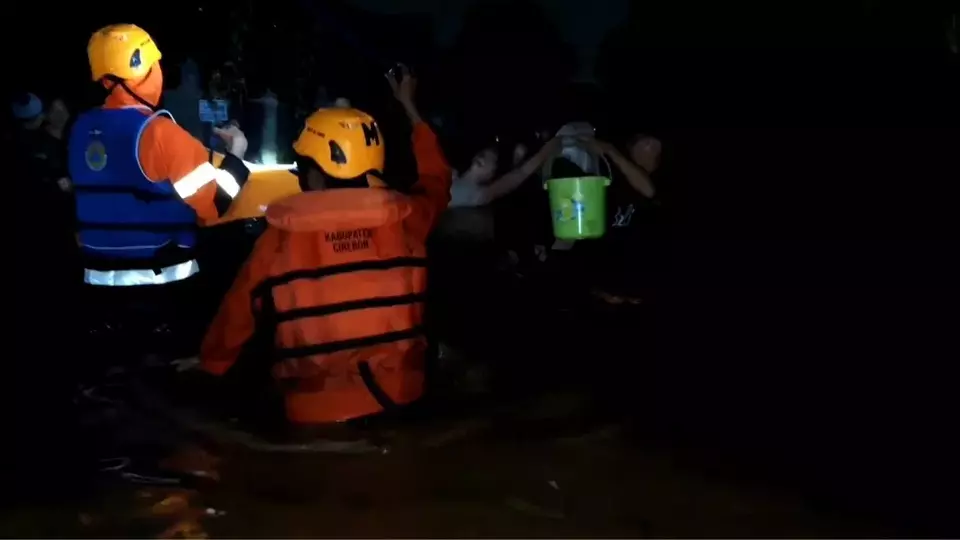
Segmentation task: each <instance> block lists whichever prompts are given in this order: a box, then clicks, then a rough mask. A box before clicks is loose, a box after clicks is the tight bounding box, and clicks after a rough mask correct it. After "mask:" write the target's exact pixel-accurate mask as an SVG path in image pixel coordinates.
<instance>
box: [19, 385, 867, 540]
mask: <svg viewBox="0 0 960 540" xmlns="http://www.w3.org/2000/svg"><path fill="white" fill-rule="evenodd" d="M581 403H582V400H581V399H580V398H579V396H577V395H575V394H554V395H547V396H544V397H543V398H541V399H537V400H533V401H528V402H527V403H525V404H522V405H521V404H518V405H516V406H514V407H505V408H501V409H500V413H499V414H495V415H492V414H483V413H480V414H476V413H465V414H463V415H457V416H454V417H448V418H444V419H435V420H432V421H427V422H419V423H413V424H410V425H407V426H405V427H401V428H398V429H395V430H394V431H393V432H392V433H393V435H392V436H391V438H390V442H389V443H388V444H387V445H386V446H385V448H387V450H386V451H385V452H377V453H369V454H361V455H343V454H330V453H317V452H290V451H274V452H265V451H253V450H251V449H250V448H249V447H247V446H244V445H241V444H229V443H223V441H222V440H221V441H220V442H219V443H215V442H212V441H211V437H204V436H201V435H196V434H194V435H190V436H188V435H186V434H185V433H183V432H177V431H176V428H174V427H172V424H171V423H170V422H169V419H162V418H159V417H156V416H150V415H145V414H144V413H142V412H137V413H133V412H130V411H126V412H121V413H119V414H120V417H122V418H125V420H119V423H118V424H114V427H115V428H117V427H119V428H120V431H125V434H124V435H122V436H123V437H126V445H125V446H126V447H127V448H128V449H135V448H139V449H140V450H133V451H134V452H141V453H142V454H144V455H149V454H153V455H164V454H166V455H168V456H169V455H173V454H179V455H182V456H186V457H185V458H184V459H185V461H183V460H181V462H180V463H181V464H180V465H177V466H176V467H177V468H179V469H181V470H183V469H184V468H186V469H190V468H195V469H197V470H206V471H209V472H211V473H212V474H213V475H215V476H218V477H219V479H218V481H214V480H212V479H208V480H206V481H198V482H194V483H191V485H189V487H186V486H184V487H181V486H172V487H158V486H146V485H137V484H135V483H131V482H130V481H125V480H120V479H117V478H113V477H111V476H110V475H109V474H103V475H102V476H101V477H100V479H99V484H100V485H99V488H98V489H97V490H96V492H95V493H96V494H95V495H93V496H90V494H89V493H88V494H86V495H85V497H86V498H85V499H80V500H73V501H61V502H60V503H59V504H57V505H55V506H31V507H29V508H19V509H18V510H19V511H18V513H17V514H16V515H15V516H13V515H11V516H8V517H6V518H4V520H3V526H2V529H0V530H2V531H3V534H4V535H5V536H24V537H37V536H69V537H75V536H81V537H94V536H97V537H103V536H106V537H121V536H125V537H129V536H144V537H176V536H186V537H195V536H202V535H209V536H211V537H374V536H386V537H413V536H417V537H424V536H429V537H433V536H457V537H468V536H469V537H478V536H482V537H487V536H517V537H526V536H530V537H547V536H551V537H559V536H607V537H627V536H629V537H638V536H654V537H663V536H684V537H706V536H719V537H722V536H807V537H815V536H834V537H837V536H841V535H842V536H849V535H863V534H873V535H880V534H883V533H884V530H883V529H882V528H881V527H877V526H875V525H873V524H870V523H865V522H862V521H854V520H847V519H841V518H839V517H838V516H836V515H833V514H831V513H829V512H827V511H826V510H825V509H819V508H817V507H815V506H812V505H811V503H810V502H809V501H807V500H804V499H803V498H801V497H799V496H798V495H796V494H792V493H789V492H786V491H781V490H776V489H773V488H771V487H770V486H765V485H763V483H762V482H756V483H753V484H749V483H748V484H745V483H744V482H743V481H742V479H741V480H736V479H735V478H734V477H733V476H727V475H725V474H722V473H717V472H712V473H708V472H706V470H705V469H702V468H699V467H697V466H696V464H694V463H689V462H685V461H683V460H680V459H678V458H676V457H672V456H673V454H671V453H668V452H667V451H665V449H662V448H658V446H657V445H656V444H654V443H652V442H649V441H644V438H643V436H642V433H638V426H637V425H635V424H634V425H630V424H626V423H621V422H604V421H602V420H600V421H590V422H581V420H582V418H580V417H579V416H578V412H577V411H578V409H579V407H580V404H581ZM161 416H162V415H161ZM123 424H126V425H123ZM640 431H642V428H640ZM638 435H639V436H638ZM213 438H216V437H213ZM281 450H282V449H281ZM131 455H132V454H131ZM53 489H55V486H54V487H53ZM208 509H211V510H208Z"/></svg>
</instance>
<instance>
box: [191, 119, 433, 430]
mask: <svg viewBox="0 0 960 540" xmlns="http://www.w3.org/2000/svg"><path fill="white" fill-rule="evenodd" d="M413 148H414V154H415V156H416V159H417V172H418V176H419V178H418V181H417V184H416V185H415V186H414V188H413V191H412V192H411V194H410V195H405V194H401V193H398V192H395V191H392V190H388V189H380V188H369V189H364V188H345V189H332V190H326V191H316V192H308V193H300V194H297V195H293V196H291V197H289V198H287V199H284V200H282V201H279V202H277V203H274V204H272V205H271V206H270V207H269V208H268V210H267V221H268V223H269V227H268V228H267V230H266V231H265V232H264V233H263V235H262V236H261V237H260V239H259V240H258V241H257V244H256V246H255V247H254V249H253V253H252V254H251V255H250V258H249V260H248V261H247V263H246V265H245V266H244V267H243V268H242V269H241V271H240V274H239V275H238V277H237V280H236V282H235V283H234V284H233V287H232V289H231V290H230V291H229V292H228V293H227V296H226V298H225V299H224V301H223V304H222V305H221V306H220V311H219V312H218V313H217V316H216V318H215V319H214V321H213V324H212V325H211V327H210V329H209V330H208V332H207V335H206V337H205V339H204V341H203V345H202V347H201V353H200V357H201V365H202V367H203V369H204V370H206V371H208V372H210V373H212V374H215V375H221V374H223V373H225V372H226V371H227V370H228V369H230V367H231V366H232V365H233V364H234V362H236V360H237V358H238V357H239V356H240V353H241V351H242V350H243V348H244V346H245V345H246V344H247V343H248V342H249V341H250V339H251V338H252V337H253V335H254V331H255V330H256V331H258V332H260V331H263V330H264V329H267V330H268V332H269V333H270V334H271V335H272V340H273V344H274V351H273V352H274V358H273V361H274V364H273V374H274V377H275V378H276V379H277V380H278V381H279V382H280V384H281V387H282V388H283V389H284V391H285V396H286V400H285V401H286V410H287V418H288V420H290V421H291V422H296V423H326V422H340V421H344V420H349V419H352V418H358V417H361V416H366V415H370V414H375V413H378V412H381V411H382V410H384V408H386V407H389V406H391V405H393V404H404V403H409V402H411V401H413V400H415V399H417V398H419V397H420V396H421V394H422V393H423V362H424V355H425V350H426V341H425V339H424V338H423V335H422V328H421V325H422V322H423V300H424V296H423V295H424V292H425V289H426V248H425V243H426V239H427V235H428V234H429V233H430V230H431V229H432V228H433V225H434V223H435V222H436V220H437V217H438V216H439V215H440V213H441V212H443V210H444V209H445V208H446V206H447V204H448V202H449V199H450V182H451V170H450V167H449V165H447V163H446V160H445V159H444V157H443V153H442V151H441V150H440V146H439V144H438V143H437V139H436V135H434V133H433V132H432V131H431V130H430V128H429V127H428V126H427V125H426V124H423V123H419V124H417V125H416V126H414V129H413Z"/></svg>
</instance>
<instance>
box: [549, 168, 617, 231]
mask: <svg viewBox="0 0 960 540" xmlns="http://www.w3.org/2000/svg"><path fill="white" fill-rule="evenodd" d="M609 185H610V179H609V178H607V177H605V176H581V177H579V178H551V179H550V180H547V181H546V182H545V183H544V187H545V188H546V190H547V193H548V194H549V196H550V214H551V215H552V217H553V235H554V236H555V237H557V238H559V239H561V240H584V239H587V238H600V237H601V236H603V235H604V233H606V232H607V186H609Z"/></svg>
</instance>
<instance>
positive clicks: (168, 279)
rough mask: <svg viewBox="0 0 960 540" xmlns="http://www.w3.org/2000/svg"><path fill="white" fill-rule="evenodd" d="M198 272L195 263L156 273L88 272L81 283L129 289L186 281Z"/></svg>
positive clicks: (134, 271)
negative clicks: (131, 287)
mask: <svg viewBox="0 0 960 540" xmlns="http://www.w3.org/2000/svg"><path fill="white" fill-rule="evenodd" d="M199 271H200V265H198V264H197V261H195V260H193V261H187V262H185V263H180V264H176V265H173V266H168V267H166V268H162V269H160V272H159V273H157V272H155V271H153V270H90V269H85V270H84V271H83V281H84V283H87V284H89V285H101V286H104V287H129V286H132V285H163V284H165V283H173V282H174V281H180V280H184V279H187V278H188V277H190V276H192V275H194V274H196V273H197V272H199Z"/></svg>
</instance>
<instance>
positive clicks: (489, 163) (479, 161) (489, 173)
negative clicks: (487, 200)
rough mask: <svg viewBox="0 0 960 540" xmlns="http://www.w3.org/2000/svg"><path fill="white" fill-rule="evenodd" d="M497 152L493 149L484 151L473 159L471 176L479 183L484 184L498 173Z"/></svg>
mask: <svg viewBox="0 0 960 540" xmlns="http://www.w3.org/2000/svg"><path fill="white" fill-rule="evenodd" d="M497 157H498V156H497V152H496V151H495V150H494V149H492V148H487V149H486V150H482V151H481V152H480V153H479V154H477V155H476V156H474V157H473V163H471V164H470V170H469V173H470V176H471V177H472V178H473V179H474V180H475V181H477V182H484V181H486V180H490V179H491V178H493V175H494V173H495V172H496V171H497Z"/></svg>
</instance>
